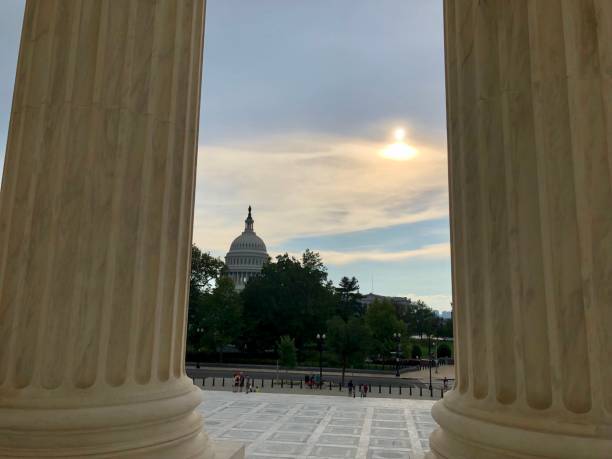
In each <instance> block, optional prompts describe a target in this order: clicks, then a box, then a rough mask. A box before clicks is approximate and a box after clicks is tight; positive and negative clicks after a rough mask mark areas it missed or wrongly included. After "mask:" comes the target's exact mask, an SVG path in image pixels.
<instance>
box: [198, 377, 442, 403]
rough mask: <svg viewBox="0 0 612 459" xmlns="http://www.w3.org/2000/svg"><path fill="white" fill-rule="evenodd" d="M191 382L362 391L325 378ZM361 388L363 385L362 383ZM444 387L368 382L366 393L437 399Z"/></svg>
mask: <svg viewBox="0 0 612 459" xmlns="http://www.w3.org/2000/svg"><path fill="white" fill-rule="evenodd" d="M191 379H192V380H193V383H194V384H195V385H196V386H198V387H201V388H203V389H204V388H206V389H215V390H233V391H236V392H247V391H249V392H274V393H278V392H291V391H297V390H302V391H307V392H308V393H310V391H312V393H313V394H314V393H320V394H321V395H325V393H326V392H327V393H329V392H334V391H336V392H344V393H345V394H346V395H347V396H348V394H349V392H352V394H353V396H355V397H360V396H361V391H360V389H359V385H358V384H357V385H355V386H354V387H353V390H352V391H350V390H349V387H348V386H347V384H341V383H338V382H336V381H324V382H323V383H321V384H318V383H314V384H307V383H306V382H304V380H294V379H265V378H264V379H254V378H249V379H246V380H245V381H244V383H243V384H242V385H240V384H238V386H236V385H235V383H234V378H232V377H222V376H206V377H192V378H191ZM362 387H363V386H362ZM446 390H447V389H444V388H441V387H432V388H431V390H430V389H429V387H428V386H427V385H426V384H401V383H395V384H393V383H388V384H376V383H375V384H368V391H367V393H366V396H367V395H371V394H374V395H381V396H383V395H396V396H404V397H406V398H415V397H419V398H429V399H440V398H443V397H444V392H446Z"/></svg>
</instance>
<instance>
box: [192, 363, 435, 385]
mask: <svg viewBox="0 0 612 459" xmlns="http://www.w3.org/2000/svg"><path fill="white" fill-rule="evenodd" d="M238 370H240V371H242V372H243V373H244V374H246V375H248V376H249V377H251V378H255V379H266V380H269V379H274V378H276V375H277V373H276V371H273V370H262V369H256V368H246V367H242V368H236V369H231V368H221V367H219V368H217V367H203V368H196V367H192V366H188V367H187V375H188V376H189V377H191V378H211V377H215V378H223V377H225V378H226V379H229V380H231V378H232V377H233V375H234V373H235V372H236V371H238ZM406 373H407V372H405V373H404V374H403V375H402V376H401V377H400V378H398V377H395V376H393V375H384V374H383V375H375V374H363V373H356V374H353V372H351V371H347V372H346V375H345V378H344V382H345V384H346V383H348V381H350V380H353V382H354V383H355V384H368V385H374V386H378V385H381V386H389V385H392V386H397V385H399V384H400V383H401V385H402V386H404V387H409V386H412V387H420V386H422V387H424V388H426V387H428V386H429V381H428V378H426V379H425V380H423V378H421V379H419V378H415V377H410V376H407V375H406ZM306 374H307V373H306V372H304V371H289V372H285V371H284V370H280V371H279V372H278V377H279V378H283V379H285V380H289V379H292V380H293V381H300V380H302V381H303V380H304V376H305V375H306ZM311 374H315V375H318V372H311ZM441 377H443V376H440V375H436V374H435V371H432V385H433V387H435V388H440V387H442V381H441V380H440V379H439V378H441ZM341 379H342V375H341V374H338V373H336V372H333V373H325V372H323V380H324V381H326V382H327V381H333V382H334V383H335V384H338V383H339V382H340V380H341Z"/></svg>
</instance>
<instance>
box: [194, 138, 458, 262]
mask: <svg viewBox="0 0 612 459" xmlns="http://www.w3.org/2000/svg"><path fill="white" fill-rule="evenodd" d="M390 128H391V127H390ZM384 140H385V139H381V142H379V143H375V142H371V141H368V140H362V139H359V138H355V139H347V138H343V137H330V136H322V135H317V134H313V133H302V134H295V133H293V134H287V135H286V136H284V137H282V138H279V137H274V138H272V139H253V141H252V142H250V143H248V144H245V143H244V142H242V143H239V144H235V145H231V146H227V145H224V146H215V145H203V146H200V157H199V160H198V164H199V166H198V189H197V198H196V219H195V222H196V227H195V231H194V239H195V241H196V243H198V244H199V245H202V247H203V248H205V249H206V250H212V251H213V252H217V253H219V254H221V253H223V252H224V251H225V250H226V249H227V247H228V245H229V243H230V242H231V239H232V238H233V237H235V236H236V235H237V234H238V233H239V232H240V231H241V226H242V220H244V218H245V211H246V207H247V206H248V205H249V204H252V205H253V206H254V217H255V221H256V223H255V227H256V230H257V231H258V233H260V235H261V236H262V237H263V238H264V240H266V242H268V243H269V244H270V245H272V246H279V245H282V243H283V241H287V240H289V239H293V238H298V237H306V236H315V235H330V234H339V233H348V232H352V231H362V230H367V229H372V228H383V227H388V226H391V225H399V224H406V223H415V222H419V221H424V220H431V219H436V218H441V217H444V216H445V215H447V214H448V197H447V173H446V152H445V151H444V150H440V149H438V148H437V147H435V146H430V145H426V144H423V145H415V147H416V148H417V149H418V151H419V155H418V156H417V157H416V158H414V159H413V160H410V161H403V162H402V161H391V160H387V159H383V158H381V157H380V156H379V154H378V153H379V151H380V150H381V149H382V148H384V146H385V142H384Z"/></svg>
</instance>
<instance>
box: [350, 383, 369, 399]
mask: <svg viewBox="0 0 612 459" xmlns="http://www.w3.org/2000/svg"><path fill="white" fill-rule="evenodd" d="M348 390H349V393H348V395H349V397H353V398H355V397H356V396H357V390H359V397H360V398H365V397H367V396H368V392H370V391H371V390H372V388H371V387H370V386H368V385H367V384H359V385H356V384H354V383H353V380H352V379H351V380H350V381H349V382H348Z"/></svg>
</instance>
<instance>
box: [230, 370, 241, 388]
mask: <svg viewBox="0 0 612 459" xmlns="http://www.w3.org/2000/svg"><path fill="white" fill-rule="evenodd" d="M238 386H240V376H239V375H238V373H234V387H233V388H232V392H238Z"/></svg>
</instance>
